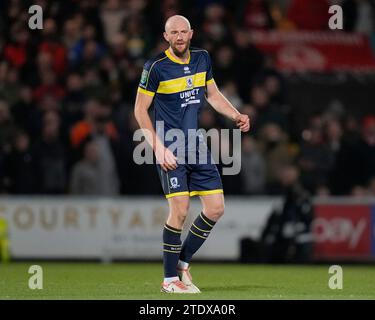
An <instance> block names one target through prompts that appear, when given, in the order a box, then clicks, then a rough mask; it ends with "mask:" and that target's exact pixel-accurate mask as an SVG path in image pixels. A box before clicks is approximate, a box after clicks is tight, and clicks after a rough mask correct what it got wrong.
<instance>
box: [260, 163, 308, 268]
mask: <svg viewBox="0 0 375 320" xmlns="http://www.w3.org/2000/svg"><path fill="white" fill-rule="evenodd" d="M279 179H280V184H281V186H282V190H283V196H284V199H283V205H282V208H281V209H278V208H277V209H274V210H273V212H272V213H271V215H270V216H269V218H268V221H267V223H266V226H265V228H264V230H263V233H262V236H261V241H262V244H263V250H262V251H263V255H264V260H265V261H266V262H273V263H291V262H292V263H293V262H296V263H306V262H309V261H310V258H311V254H312V241H313V237H312V234H311V223H312V220H313V216H314V213H313V206H312V203H311V196H310V194H309V193H308V192H307V191H306V190H305V189H304V188H303V187H302V185H301V183H300V182H299V171H298V168H297V167H295V166H286V167H283V168H282V169H281V170H280V172H279Z"/></svg>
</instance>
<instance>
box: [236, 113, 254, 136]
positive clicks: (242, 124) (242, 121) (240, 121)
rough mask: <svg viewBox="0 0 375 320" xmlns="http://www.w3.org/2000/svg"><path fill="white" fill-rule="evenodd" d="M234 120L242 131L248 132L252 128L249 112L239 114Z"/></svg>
mask: <svg viewBox="0 0 375 320" xmlns="http://www.w3.org/2000/svg"><path fill="white" fill-rule="evenodd" d="M234 121H235V122H236V126H237V127H238V128H239V129H240V130H241V131H242V132H247V131H249V130H250V119H249V116H248V115H247V114H239V115H238V116H237V117H236V119H235V120H234Z"/></svg>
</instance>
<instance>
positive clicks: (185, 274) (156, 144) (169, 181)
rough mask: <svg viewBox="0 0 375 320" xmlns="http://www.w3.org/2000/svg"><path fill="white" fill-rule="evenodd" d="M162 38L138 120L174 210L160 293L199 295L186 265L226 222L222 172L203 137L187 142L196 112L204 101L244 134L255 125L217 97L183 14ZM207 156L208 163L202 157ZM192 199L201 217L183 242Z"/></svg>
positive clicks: (142, 89)
mask: <svg viewBox="0 0 375 320" xmlns="http://www.w3.org/2000/svg"><path fill="white" fill-rule="evenodd" d="M163 35H164V39H165V40H166V41H167V42H168V43H169V48H168V49H167V50H165V51H164V52H162V53H160V54H159V55H158V56H156V57H155V58H153V59H151V60H149V61H147V62H146V63H145V65H144V69H143V73H142V76H141V80H140V83H139V87H138V92H137V97H136V102H135V117H136V119H137V121H138V123H139V126H140V127H141V128H142V129H143V130H144V131H145V136H146V139H147V141H148V143H149V144H150V145H151V146H152V148H153V150H154V153H155V157H156V160H157V165H156V166H157V170H158V173H159V177H160V180H161V184H162V187H163V191H164V193H165V196H166V198H167V199H168V204H169V216H168V218H167V221H166V223H165V226H164V230H163V264H164V281H163V282H162V286H161V291H162V292H168V293H199V292H200V290H199V289H198V287H197V286H196V285H194V284H193V282H192V277H191V274H190V271H189V264H190V261H191V259H192V257H193V255H194V254H195V253H196V252H197V251H198V249H199V248H200V247H201V246H202V244H203V243H204V241H205V240H206V239H207V237H208V235H209V234H210V232H211V230H212V229H213V228H214V226H215V224H216V222H217V221H218V220H219V219H220V217H221V216H222V215H223V213H224V195H223V187H222V182H221V178H220V175H219V172H218V170H217V167H216V164H215V163H214V162H213V159H212V157H211V155H210V152H209V150H208V148H207V146H206V145H205V144H204V142H203V136H202V135H201V134H197V136H196V137H195V138H194V139H195V140H194V141H195V142H196V145H195V144H194V143H192V144H191V143H190V140H189V139H187V138H186V137H188V131H189V130H191V129H193V130H198V118H199V112H200V110H201V108H202V106H203V105H204V101H205V100H207V101H208V103H209V104H210V105H211V106H212V107H213V108H214V109H215V110H216V111H217V112H219V113H220V114H222V115H224V116H226V117H227V118H229V119H231V120H232V121H234V122H235V124H236V125H237V127H238V128H239V129H240V130H241V131H243V132H247V131H248V130H249V129H250V123H249V117H248V116H247V115H244V114H241V113H239V112H238V111H237V109H236V108H234V107H233V105H232V104H231V103H230V102H229V101H228V100H227V99H226V98H225V97H224V96H223V95H222V94H221V92H220V91H219V90H218V88H217V86H216V84H215V81H214V78H213V75H212V66H211V59H210V56H209V54H208V52H207V51H206V50H202V49H197V48H191V47H190V41H191V39H192V36H193V30H192V29H191V27H190V22H189V20H188V19H186V18H185V17H183V16H179V15H175V16H172V17H170V18H169V19H168V20H167V22H166V24H165V32H164V34H163ZM150 106H153V110H154V122H152V121H151V118H150V116H149V114H148V110H149V108H150ZM174 129H179V130H180V132H181V131H182V132H183V134H184V137H185V138H186V139H183V141H185V144H184V146H182V147H183V148H184V150H183V151H185V152H184V153H183V154H182V155H181V154H180V153H179V152H176V150H175V149H174V148H175V147H176V145H173V141H169V140H168V139H167V137H166V136H167V135H168V132H173V130H174ZM172 136H174V134H173V135H172ZM186 141H188V142H186ZM180 147H181V146H180ZM202 153H203V154H204V155H205V156H206V157H201V155H202ZM192 159H193V161H192ZM202 159H203V160H202ZM191 196H199V197H200V200H201V203H202V211H201V212H200V214H199V215H198V216H197V218H196V219H195V220H194V222H193V224H192V225H191V226H190V229H189V232H188V235H187V237H186V239H185V241H184V242H183V243H182V242H181V232H182V228H183V225H184V221H185V218H186V215H187V214H188V209H189V201H190V197H191Z"/></svg>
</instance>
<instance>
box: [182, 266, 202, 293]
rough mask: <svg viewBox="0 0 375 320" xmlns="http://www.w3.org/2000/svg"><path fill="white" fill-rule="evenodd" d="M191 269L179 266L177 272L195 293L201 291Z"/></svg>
mask: <svg viewBox="0 0 375 320" xmlns="http://www.w3.org/2000/svg"><path fill="white" fill-rule="evenodd" d="M189 270H190V269H189V268H187V269H179V268H177V273H178V276H179V278H180V280H181V281H182V282H183V283H184V285H185V286H187V287H188V288H189V289H190V290H191V291H192V292H193V293H200V292H201V291H200V290H199V289H198V287H197V286H196V285H195V284H194V283H193V277H192V276H191V274H190V271H189Z"/></svg>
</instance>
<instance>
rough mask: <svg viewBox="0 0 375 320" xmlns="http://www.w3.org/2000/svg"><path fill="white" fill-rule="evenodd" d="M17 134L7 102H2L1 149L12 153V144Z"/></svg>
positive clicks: (0, 110) (0, 117) (0, 109)
mask: <svg viewBox="0 0 375 320" xmlns="http://www.w3.org/2000/svg"><path fill="white" fill-rule="evenodd" d="M15 133H16V127H15V125H14V122H13V119H12V117H11V114H10V111H9V105H8V103H7V102H6V101H4V100H0V149H2V150H3V151H5V152H8V151H10V144H11V141H12V140H13V138H14V136H15Z"/></svg>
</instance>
